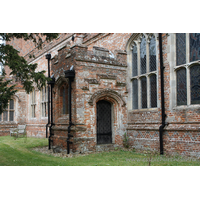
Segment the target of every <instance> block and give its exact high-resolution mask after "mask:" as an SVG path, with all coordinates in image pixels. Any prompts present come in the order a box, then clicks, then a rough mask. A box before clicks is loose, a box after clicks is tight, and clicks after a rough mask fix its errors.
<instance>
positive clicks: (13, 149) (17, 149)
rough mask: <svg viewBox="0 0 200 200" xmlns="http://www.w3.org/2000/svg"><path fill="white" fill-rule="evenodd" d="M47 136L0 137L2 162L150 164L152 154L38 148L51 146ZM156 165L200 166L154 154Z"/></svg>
mask: <svg viewBox="0 0 200 200" xmlns="http://www.w3.org/2000/svg"><path fill="white" fill-rule="evenodd" d="M47 145H48V140H47V139H46V138H42V139H39V138H27V139H25V138H18V139H16V140H15V139H14V137H10V136H2V137H0V166H147V165H148V158H149V155H148V154H147V155H146V154H141V153H136V152H134V151H124V150H118V151H113V152H102V153H94V154H89V155H84V156H78V157H71V158H70V157H65V158H62V157H54V156H51V155H46V154H42V153H40V152H36V151H34V150H33V149H32V148H34V147H37V146H41V147H42V146H47ZM151 165H152V166H200V160H199V159H194V158H182V157H180V156H176V157H166V156H159V155H157V156H154V157H153V158H152V160H151Z"/></svg>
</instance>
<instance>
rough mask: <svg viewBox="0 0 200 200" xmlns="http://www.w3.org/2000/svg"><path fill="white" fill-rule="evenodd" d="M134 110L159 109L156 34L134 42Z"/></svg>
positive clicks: (147, 35)
mask: <svg viewBox="0 0 200 200" xmlns="http://www.w3.org/2000/svg"><path fill="white" fill-rule="evenodd" d="M131 46H132V48H131V50H132V78H131V80H132V109H145V108H155V107H157V59H156V39H155V36H154V34H140V35H139V37H138V38H136V39H135V40H134V41H133V42H132V45H131Z"/></svg>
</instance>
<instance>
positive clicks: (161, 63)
mask: <svg viewBox="0 0 200 200" xmlns="http://www.w3.org/2000/svg"><path fill="white" fill-rule="evenodd" d="M159 51H160V84H161V106H162V107H161V112H162V125H161V126H160V127H159V137H160V155H163V129H164V127H165V125H166V124H165V117H166V114H165V99H164V68H165V67H164V66H163V51H162V33H159Z"/></svg>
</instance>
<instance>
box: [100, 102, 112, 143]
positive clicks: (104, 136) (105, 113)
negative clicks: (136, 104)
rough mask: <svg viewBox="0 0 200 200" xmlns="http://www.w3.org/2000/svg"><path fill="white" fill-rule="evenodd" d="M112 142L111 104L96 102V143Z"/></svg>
mask: <svg viewBox="0 0 200 200" xmlns="http://www.w3.org/2000/svg"><path fill="white" fill-rule="evenodd" d="M109 143H112V125H111V104H110V103H109V102H108V101H104V100H102V101H98V102H97V144H109Z"/></svg>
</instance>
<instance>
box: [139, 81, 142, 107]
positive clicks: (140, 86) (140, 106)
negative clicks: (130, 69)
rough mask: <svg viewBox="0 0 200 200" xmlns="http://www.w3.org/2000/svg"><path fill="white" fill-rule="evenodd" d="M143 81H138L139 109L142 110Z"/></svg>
mask: <svg viewBox="0 0 200 200" xmlns="http://www.w3.org/2000/svg"><path fill="white" fill-rule="evenodd" d="M141 108H142V106H141V79H140V78H139V79H138V109H141Z"/></svg>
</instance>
